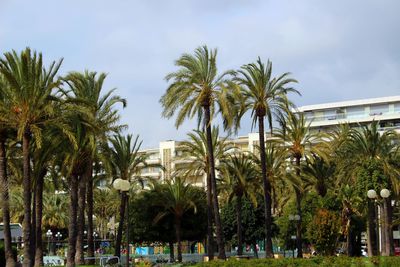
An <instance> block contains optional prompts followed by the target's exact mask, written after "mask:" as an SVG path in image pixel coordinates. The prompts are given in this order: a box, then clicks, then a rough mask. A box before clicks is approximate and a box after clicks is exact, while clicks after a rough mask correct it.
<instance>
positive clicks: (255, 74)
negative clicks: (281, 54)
mask: <svg viewBox="0 0 400 267" xmlns="http://www.w3.org/2000/svg"><path fill="white" fill-rule="evenodd" d="M289 75H290V74H289V73H284V74H282V75H280V76H279V77H277V78H275V77H272V63H271V62H270V61H268V63H267V65H265V64H264V63H263V62H262V61H261V59H260V58H258V60H257V62H256V63H251V64H247V65H243V66H242V67H241V69H240V70H239V71H238V75H236V77H235V79H234V80H235V81H236V82H237V83H238V84H239V85H240V87H241V95H240V98H241V100H240V101H241V103H240V106H241V109H242V110H241V111H240V114H239V115H243V114H244V113H245V112H246V111H248V110H251V115H252V118H253V126H254V125H255V124H257V123H258V128H259V130H258V132H259V141H260V149H259V151H260V160H261V173H262V180H263V186H264V198H265V233H266V250H265V251H266V257H273V251H272V240H271V235H272V233H271V224H272V214H271V181H270V178H269V177H268V176H267V168H266V155H265V130H264V118H265V117H267V120H268V123H269V125H270V128H271V132H272V120H273V116H274V115H280V114H281V113H282V111H283V110H284V108H285V107H286V106H287V105H289V104H290V102H289V100H288V99H287V94H288V93H290V92H294V93H298V91H297V90H295V89H294V88H292V87H290V84H291V83H296V82H297V81H296V80H295V79H292V78H289Z"/></svg>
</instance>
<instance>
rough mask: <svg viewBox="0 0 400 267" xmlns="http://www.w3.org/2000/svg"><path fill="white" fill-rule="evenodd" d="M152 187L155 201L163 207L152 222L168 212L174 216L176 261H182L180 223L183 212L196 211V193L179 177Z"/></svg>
mask: <svg viewBox="0 0 400 267" xmlns="http://www.w3.org/2000/svg"><path fill="white" fill-rule="evenodd" d="M154 189H155V191H156V192H157V199H156V201H155V202H156V203H157V205H158V206H161V207H163V208H164V211H163V212H160V213H158V214H157V216H156V217H155V218H154V222H156V223H157V222H158V221H160V220H161V219H162V218H164V217H165V216H167V215H168V214H172V215H173V216H174V227H175V235H176V241H177V243H178V262H182V247H181V236H182V231H181V227H182V225H181V223H182V217H183V216H184V214H185V213H186V212H188V211H190V210H194V212H196V210H197V207H196V204H195V202H196V197H198V194H196V192H195V191H194V190H193V187H192V186H191V185H189V184H186V183H185V179H182V178H180V177H175V178H172V179H171V180H167V181H166V183H165V184H158V183H155V184H154Z"/></svg>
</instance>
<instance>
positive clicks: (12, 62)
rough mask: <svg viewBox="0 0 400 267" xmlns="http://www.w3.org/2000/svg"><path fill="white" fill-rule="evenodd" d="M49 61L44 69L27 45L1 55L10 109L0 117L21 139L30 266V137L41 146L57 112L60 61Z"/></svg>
mask: <svg viewBox="0 0 400 267" xmlns="http://www.w3.org/2000/svg"><path fill="white" fill-rule="evenodd" d="M61 62H62V61H61V60H60V61H59V62H52V63H51V64H50V66H49V67H48V69H47V70H46V69H45V68H44V66H43V59H42V54H41V53H39V54H37V53H36V52H32V51H31V50H30V49H29V48H26V49H25V50H24V51H22V52H21V53H20V54H18V53H17V52H16V51H12V52H7V53H5V54H4V58H1V59H0V73H1V74H2V75H3V76H4V78H5V80H6V82H7V83H8V85H9V89H10V90H7V91H6V97H7V98H8V100H9V102H8V106H7V107H3V108H4V109H5V110H9V111H10V112H7V113H6V114H4V113H3V112H2V114H0V117H1V118H2V119H1V120H2V121H6V122H7V124H8V125H9V126H10V127H12V128H14V129H16V130H17V137H18V140H22V151H23V152H22V156H23V188H24V222H23V236H24V237H23V238H24V265H26V266H31V265H32V262H33V253H32V249H31V233H32V229H31V199H32V193H31V192H32V190H31V174H30V157H31V153H30V146H31V142H32V140H34V142H35V143H36V145H37V146H39V147H40V146H41V143H42V142H41V131H42V129H43V127H45V125H48V124H50V123H51V124H54V123H55V122H56V121H57V118H58V117H57V114H56V112H55V110H54V107H53V105H52V102H53V101H54V100H56V99H55V97H54V96H53V91H54V89H56V88H57V87H58V86H59V84H60V83H59V80H58V79H57V78H56V75H57V72H58V70H59V68H60V65H61Z"/></svg>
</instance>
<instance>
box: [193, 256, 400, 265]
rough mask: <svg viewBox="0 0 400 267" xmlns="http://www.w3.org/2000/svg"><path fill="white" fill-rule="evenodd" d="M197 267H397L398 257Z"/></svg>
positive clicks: (231, 262) (256, 261)
mask: <svg viewBox="0 0 400 267" xmlns="http://www.w3.org/2000/svg"><path fill="white" fill-rule="evenodd" d="M196 266H198V267H261V266H268V267H359V266H360V267H375V266H376V267H378V266H379V267H398V266H400V257H372V258H350V257H315V258H311V259H291V258H290V259H254V260H253V259H252V260H245V259H241V260H237V259H229V260H227V261H221V260H215V261H211V262H203V263H199V264H197V265H196Z"/></svg>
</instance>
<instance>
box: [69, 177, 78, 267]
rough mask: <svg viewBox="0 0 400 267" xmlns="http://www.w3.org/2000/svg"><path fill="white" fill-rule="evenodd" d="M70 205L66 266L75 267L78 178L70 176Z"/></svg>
mask: <svg viewBox="0 0 400 267" xmlns="http://www.w3.org/2000/svg"><path fill="white" fill-rule="evenodd" d="M70 188H71V189H70V199H71V200H70V201H71V202H70V204H69V225H68V255H67V266H68V267H73V266H75V247H76V223H77V219H76V215H77V206H78V176H77V175H76V174H73V175H71V180H70Z"/></svg>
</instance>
